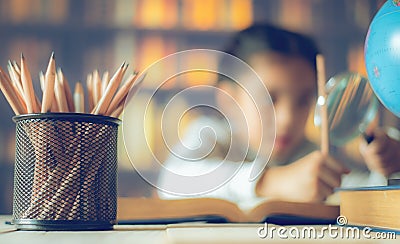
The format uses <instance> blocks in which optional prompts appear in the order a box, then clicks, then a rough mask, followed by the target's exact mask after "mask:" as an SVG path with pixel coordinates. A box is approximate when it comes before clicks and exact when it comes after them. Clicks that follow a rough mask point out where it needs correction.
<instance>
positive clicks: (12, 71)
mask: <svg viewBox="0 0 400 244" xmlns="http://www.w3.org/2000/svg"><path fill="white" fill-rule="evenodd" d="M7 69H8V73H9V74H10V78H11V80H12V81H13V83H15V85H16V86H17V88H18V91H19V93H20V94H21V95H22V97H23V94H24V89H23V88H22V83H21V76H20V75H19V74H18V73H17V71H16V70H15V68H14V66H13V64H12V63H11V61H10V60H8V65H7Z"/></svg>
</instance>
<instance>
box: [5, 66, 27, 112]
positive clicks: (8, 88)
mask: <svg viewBox="0 0 400 244" xmlns="http://www.w3.org/2000/svg"><path fill="white" fill-rule="evenodd" d="M0 89H1V91H2V92H3V94H4V96H5V97H6V100H7V102H8V103H9V104H10V106H11V108H12V110H13V111H14V113H15V115H20V114H23V113H26V112H27V111H25V110H24V106H23V105H22V104H21V103H20V101H19V100H18V98H17V95H16V94H15V92H14V89H13V88H12V85H11V82H10V80H9V79H8V77H7V75H6V74H5V72H4V70H3V69H2V68H1V67H0Z"/></svg>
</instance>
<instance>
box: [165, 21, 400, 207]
mask: <svg viewBox="0 0 400 244" xmlns="http://www.w3.org/2000/svg"><path fill="white" fill-rule="evenodd" d="M227 52H228V53H229V54H232V55H234V56H236V57H238V58H240V59H242V60H243V61H245V62H246V63H247V64H249V65H250V66H251V67H252V68H253V69H254V71H255V72H256V73H257V74H258V75H259V77H260V78H261V80H262V81H263V82H264V84H265V86H266V87H267V88H268V91H269V93H270V95H271V99H272V101H273V104H274V108H275V116H276V139H275V145H274V148H273V151H272V154H271V157H270V161H269V162H268V164H267V167H266V169H265V170H264V172H263V174H262V175H261V176H260V177H259V178H258V179H257V180H256V181H253V182H249V180H248V179H249V174H250V171H251V166H252V164H251V162H252V161H253V160H254V156H252V153H251V152H252V151H257V146H258V145H259V142H260V135H261V134H262V133H261V128H262V127H261V126H260V125H259V124H260V123H259V121H257V118H259V117H258V114H257V113H258V112H261V113H262V112H263V111H257V110H256V109H254V108H251V101H252V100H251V98H250V97H249V96H248V94H246V93H245V92H244V91H243V89H240V88H239V86H238V85H237V84H235V83H234V82H232V81H223V80H222V81H220V82H219V87H220V88H221V89H223V90H226V91H229V94H232V95H233V97H234V99H235V101H237V102H238V103H240V105H241V106H242V107H243V108H246V111H245V116H246V118H247V119H248V121H249V125H248V126H247V128H240V126H233V127H232V130H234V131H233V133H231V134H229V133H228V132H227V131H228V130H227V126H226V123H225V122H223V121H222V120H216V119H212V118H206V117H203V118H200V119H198V120H196V121H195V122H194V123H193V124H192V125H191V126H190V127H189V129H188V130H187V131H188V133H187V134H186V136H185V138H184V139H183V144H185V145H189V146H193V147H195V146H196V145H197V144H198V143H199V135H198V134H199V131H201V130H202V128H205V126H209V127H211V128H214V132H216V134H217V135H216V136H217V137H218V138H223V139H218V140H216V142H215V148H214V150H213V151H212V153H210V154H209V155H208V156H207V157H205V158H202V159H201V160H197V161H196V162H195V163H193V162H188V161H187V160H185V159H183V158H182V157H177V156H176V155H171V156H170V157H169V158H168V160H167V161H166V162H165V166H166V167H167V168H168V169H170V170H172V171H176V172H177V173H182V174H185V173H186V174H188V175H190V174H196V173H199V172H207V171H208V170H212V169H214V168H215V167H216V165H218V164H219V163H220V161H221V159H223V158H224V157H225V155H226V152H227V150H226V148H227V147H228V145H229V142H230V141H231V140H239V141H240V140H241V139H242V140H243V143H247V141H248V142H249V146H250V150H249V153H248V157H247V158H246V161H248V163H244V164H243V165H242V167H241V168H240V170H239V171H238V172H237V174H236V175H235V176H234V177H233V178H232V179H231V180H230V181H228V182H227V183H226V184H224V185H223V186H221V187H219V188H218V189H216V190H214V191H211V192H208V193H203V194H199V195H196V197H205V196H208V197H218V198H224V199H227V200H230V201H234V202H236V203H237V204H239V206H241V207H243V208H246V207H251V206H252V205H253V204H256V203H257V202H258V201H259V200H261V199H264V198H265V197H266V198H273V199H279V200H287V201H298V202H316V201H324V200H325V199H326V198H327V197H328V196H329V195H331V194H332V192H333V190H334V188H336V187H339V186H362V185H364V186H365V185H371V184H380V183H382V182H377V181H375V180H374V179H373V177H370V172H371V171H376V172H377V173H378V175H383V176H389V175H390V174H392V173H395V172H397V171H400V162H399V161H400V160H398V159H400V143H399V142H398V141H396V140H394V139H392V138H390V137H388V136H387V135H386V134H385V133H384V132H382V131H381V130H377V131H375V132H374V136H375V140H373V141H372V142H371V143H370V144H364V145H363V155H364V156H365V162H366V163H361V164H360V163H353V162H351V161H350V160H347V159H346V157H343V156H341V155H334V156H324V155H323V154H322V153H321V152H320V151H319V149H318V146H317V145H315V144H313V143H311V142H310V141H309V140H308V139H307V138H306V137H305V126H306V122H307V118H308V116H309V114H310V109H312V108H313V107H314V104H315V101H316V93H317V92H316V91H317V82H316V60H315V57H316V55H317V54H318V49H317V47H316V45H315V43H314V42H313V41H312V40H311V39H310V38H308V37H306V36H303V35H301V34H298V33H294V32H290V31H286V30H283V29H280V28H277V27H273V26H270V25H263V24H258V25H253V26H251V27H249V28H247V29H245V30H243V31H241V32H239V33H237V34H236V35H235V37H234V38H233V39H232V42H231V45H230V47H229V49H228V50H227ZM252 96H258V95H257V92H255V93H254V94H252ZM217 102H218V103H219V105H220V107H221V108H224V109H225V110H227V111H228V110H229V109H230V107H231V106H232V105H231V104H227V102H226V101H224V99H221V98H218V97H217ZM247 108H248V109H247ZM265 112H266V111H265ZM247 130H248V135H249V136H250V137H249V140H246V139H245V136H243V135H242V134H243V132H245V131H247ZM214 132H213V133H214ZM210 133H211V132H210ZM246 135H247V134H246ZM207 138H213V137H212V136H211V135H209V136H207V133H206V134H205V135H202V136H201V143H203V144H207V143H209V144H213V143H214V141H213V140H212V139H210V140H209V141H207ZM244 148H245V147H244ZM185 150H187V148H186V149H185V147H182V146H178V147H177V148H176V152H179V153H182V155H186V156H188V155H190V152H187V151H186V152H185ZM235 150H239V149H235ZM230 160H231V161H232V162H231V163H232V164H234V163H235V161H236V160H235V159H232V158H231V159H230ZM265 160H267V159H265ZM227 167H229V166H227ZM342 176H344V177H342ZM210 180H211V181H212V179H210ZM172 185H174V186H175V187H176V188H175V189H176V192H178V193H179V191H180V189H183V188H185V189H187V188H189V189H190V188H193V189H195V186H191V185H180V184H179V182H175V181H174V178H173V177H169V176H167V175H164V174H161V175H160V186H161V188H163V186H172ZM176 192H175V193H176ZM170 193H174V192H172V191H171V192H170ZM159 195H160V197H162V198H174V197H179V196H174V195H173V194H169V193H165V192H163V191H160V192H159Z"/></svg>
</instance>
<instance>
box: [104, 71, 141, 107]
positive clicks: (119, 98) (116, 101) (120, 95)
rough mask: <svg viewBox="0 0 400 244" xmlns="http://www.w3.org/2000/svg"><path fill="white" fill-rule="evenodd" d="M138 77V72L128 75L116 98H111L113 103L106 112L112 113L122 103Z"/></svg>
mask: <svg viewBox="0 0 400 244" xmlns="http://www.w3.org/2000/svg"><path fill="white" fill-rule="evenodd" d="M136 78H137V74H132V75H130V76H129V77H128V79H127V80H126V82H125V83H124V84H123V85H122V86H121V88H120V89H118V91H117V93H116V94H115V96H114V98H113V99H112V100H111V103H110V105H109V106H108V109H107V112H106V114H111V113H112V112H113V111H114V110H115V109H116V108H117V107H118V105H119V104H120V103H121V101H122V100H124V99H125V97H126V95H127V94H128V92H129V90H130V89H131V87H132V86H133V84H134V82H135V80H136Z"/></svg>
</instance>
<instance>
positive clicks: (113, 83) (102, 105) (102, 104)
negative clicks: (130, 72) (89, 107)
mask: <svg viewBox="0 0 400 244" xmlns="http://www.w3.org/2000/svg"><path fill="white" fill-rule="evenodd" d="M126 67H127V65H126V64H125V62H124V63H123V64H122V65H121V67H120V68H119V69H118V70H117V71H116V72H115V74H114V75H113V77H112V78H111V80H110V83H109V84H108V86H107V89H106V92H105V93H104V95H103V96H102V97H101V99H100V101H99V103H98V104H97V106H96V108H95V111H94V114H101V115H104V114H105V113H106V112H107V109H108V106H109V105H110V102H111V99H112V98H113V96H114V94H115V92H116V91H117V89H118V87H119V85H120V83H121V80H122V77H123V76H124V72H125V70H126Z"/></svg>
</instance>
